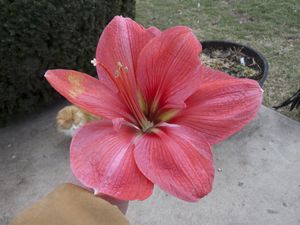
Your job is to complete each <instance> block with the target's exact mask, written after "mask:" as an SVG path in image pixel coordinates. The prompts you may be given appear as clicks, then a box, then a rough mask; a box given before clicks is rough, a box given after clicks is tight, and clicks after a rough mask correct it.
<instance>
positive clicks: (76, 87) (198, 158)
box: [45, 16, 262, 201]
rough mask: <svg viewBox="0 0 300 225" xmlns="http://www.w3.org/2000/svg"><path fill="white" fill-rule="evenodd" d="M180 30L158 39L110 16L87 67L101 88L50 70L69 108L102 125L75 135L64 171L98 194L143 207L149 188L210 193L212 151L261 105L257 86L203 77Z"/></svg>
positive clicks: (207, 73)
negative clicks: (91, 68)
mask: <svg viewBox="0 0 300 225" xmlns="http://www.w3.org/2000/svg"><path fill="white" fill-rule="evenodd" d="M200 52H201V44H200V43H199V41H198V40H197V38H196V37H195V35H194V34H193V33H192V30H191V29H190V28H188V27H184V26H176V27H172V28H169V29H167V30H165V31H163V32H161V31H159V30H158V29H157V28H155V27H150V28H149V29H145V28H143V27H142V26H141V25H139V24H137V23H136V22H134V21H132V20H131V19H129V18H123V17H119V16H117V17H115V18H114V19H113V20H112V21H111V22H110V23H109V24H108V26H107V27H106V28H105V30H104V31H103V33H102V35H101V37H100V40H99V44H98V47H97V52H96V59H95V60H93V63H94V64H95V65H96V67H97V72H98V77H99V79H96V78H93V77H91V76H88V75H86V74H84V73H81V72H77V71H73V70H61V69H59V70H49V71H47V73H46V74H45V76H46V78H47V80H48V81H49V82H50V84H51V85H52V86H53V87H54V88H55V89H56V90H57V91H58V92H59V93H61V94H62V95H63V96H64V97H66V98H67V99H68V100H69V101H70V102H72V103H74V104H76V105H78V106H79V107H81V108H83V109H85V110H86V111H89V112H90V113H92V114H94V115H96V116H101V117H103V118H104V119H103V120H101V121H96V122H91V123H89V124H87V125H85V126H83V127H82V128H80V129H79V130H78V132H77V133H76V134H75V136H74V137H73V140H72V143H71V147H70V155H71V156H70V160H71V169H72V171H73V173H74V175H75V176H76V178H77V179H78V180H79V181H80V182H81V183H82V184H83V185H85V186H87V187H90V188H92V189H93V190H94V191H95V193H96V194H98V193H103V194H106V195H109V196H112V197H115V198H118V199H122V200H133V199H139V200H143V199H146V198H147V197H149V196H150V195H151V193H152V189H153V184H156V185H157V186H159V187H160V188H161V189H163V190H165V191H166V192H168V193H170V194H172V195H174V196H176V197H178V198H180V199H183V200H186V201H196V200H198V199H200V198H201V197H203V196H205V195H206V194H208V193H209V192H210V191H211V189H212V183H213V178H214V166H213V155H212V150H211V146H212V145H213V144H216V143H218V142H220V141H221V140H224V139H225V138H227V137H228V136H230V135H232V134H234V133H235V132H237V131H238V130H240V129H241V128H242V127H244V126H245V125H246V124H247V123H248V122H249V121H250V120H251V119H252V118H253V117H254V116H255V114H256V112H257V111H258V109H259V106H260V104H261V100H262V90H261V88H260V87H259V85H258V83H257V82H256V81H253V80H248V79H235V78H231V77H230V76H228V75H227V74H224V73H222V72H220V71H216V70H212V69H209V68H206V67H205V66H203V65H202V64H201V61H200V60H199V53H200Z"/></svg>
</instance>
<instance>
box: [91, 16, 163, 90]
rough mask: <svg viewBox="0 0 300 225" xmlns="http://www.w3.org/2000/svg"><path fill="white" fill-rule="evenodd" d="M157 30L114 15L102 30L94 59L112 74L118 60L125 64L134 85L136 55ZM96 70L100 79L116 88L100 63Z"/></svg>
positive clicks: (116, 67)
mask: <svg viewBox="0 0 300 225" xmlns="http://www.w3.org/2000/svg"><path fill="white" fill-rule="evenodd" d="M158 31H159V30H158V29H155V28H151V29H149V30H147V29H145V28H144V27H142V26H141V25H140V24H138V23H136V22H134V21H133V20H131V19H130V18H124V17H122V16H116V17H114V19H113V20H112V21H111V22H110V23H109V24H108V25H107V26H106V28H105V29H104V30H103V32H102V35H101V37H100V40H99V42H98V46H97V52H96V60H97V62H99V63H102V64H104V65H105V67H107V68H108V69H109V70H110V72H111V73H112V74H114V73H115V71H116V70H117V69H118V65H117V63H118V62H120V63H121V64H122V65H123V66H124V67H125V66H126V67H127V68H128V74H129V79H130V82H131V84H132V85H133V87H134V84H135V69H136V64H137V58H138V55H139V53H140V51H141V49H142V48H143V47H144V46H145V44H146V43H147V42H148V41H149V40H150V39H152V38H153V37H154V36H155V35H157V33H158ZM97 72H98V77H99V79H100V80H101V81H103V82H104V83H105V84H106V85H107V86H108V87H110V88H111V89H113V90H116V87H115V85H114V83H113V82H112V81H111V79H110V78H109V76H108V74H107V71H106V70H104V69H103V67H102V66H101V65H100V64H98V65H97Z"/></svg>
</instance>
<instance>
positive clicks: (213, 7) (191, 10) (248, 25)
mask: <svg viewBox="0 0 300 225" xmlns="http://www.w3.org/2000/svg"><path fill="white" fill-rule="evenodd" d="M136 20H137V21H138V22H139V23H141V24H143V25H144V26H146V27H147V26H150V25H154V26H157V27H159V28H160V29H165V28H167V27H170V26H174V25H186V26H189V27H191V28H192V29H193V30H194V32H195V34H196V35H197V36H198V37H199V39H200V40H231V41H235V42H239V43H242V44H246V45H248V46H251V47H253V48H255V49H257V50H259V51H260V52H261V53H262V54H263V55H264V56H265V57H266V58H267V60H268V62H269V66H270V72H269V77H268V79H267V81H266V83H265V86H264V90H265V95H264V105H266V106H267V107H270V108H271V107H272V106H275V105H278V104H279V103H281V102H282V101H284V100H286V99H287V98H289V97H290V96H291V95H292V94H293V93H295V92H296V91H297V90H298V89H299V88H300V63H299V56H300V1H298V0H284V1H283V0H267V1H260V0H164V1H161V0H137V16H136ZM279 112H281V113H282V114H284V115H287V116H288V117H290V118H293V119H295V120H298V121H300V109H298V110H293V111H292V112H290V111H289V110H288V109H287V108H285V109H281V110H279Z"/></svg>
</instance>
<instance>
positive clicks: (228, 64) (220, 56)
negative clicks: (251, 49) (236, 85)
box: [200, 47, 263, 81]
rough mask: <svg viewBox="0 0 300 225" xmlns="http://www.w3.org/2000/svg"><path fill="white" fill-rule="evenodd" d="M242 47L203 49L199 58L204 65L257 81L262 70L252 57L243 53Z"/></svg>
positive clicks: (260, 76)
mask: <svg viewBox="0 0 300 225" xmlns="http://www.w3.org/2000/svg"><path fill="white" fill-rule="evenodd" d="M242 50H243V48H242V47H232V48H225V49H224V48H214V47H208V48H205V49H203V51H202V53H201V55H200V58H201V61H202V63H203V64H204V65H206V66H208V67H210V68H213V69H217V70H221V71H223V72H225V73H227V74H229V75H231V76H233V77H238V78H249V79H253V80H257V81H259V80H260V79H261V78H262V76H263V74H262V73H263V72H262V69H261V68H260V66H259V65H258V64H257V63H256V61H255V59H254V58H253V57H250V56H248V55H246V54H244V53H243V51H242Z"/></svg>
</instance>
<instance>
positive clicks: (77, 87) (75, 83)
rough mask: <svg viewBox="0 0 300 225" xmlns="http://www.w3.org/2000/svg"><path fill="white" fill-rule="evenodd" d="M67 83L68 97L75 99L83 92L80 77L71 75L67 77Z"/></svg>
mask: <svg viewBox="0 0 300 225" xmlns="http://www.w3.org/2000/svg"><path fill="white" fill-rule="evenodd" d="M68 81H69V82H70V85H71V87H70V95H71V96H72V97H73V98H76V97H77V96H78V95H80V94H81V93H82V92H83V91H84V87H83V86H82V81H83V80H82V77H81V76H79V75H77V74H75V73H71V74H69V75H68Z"/></svg>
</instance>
